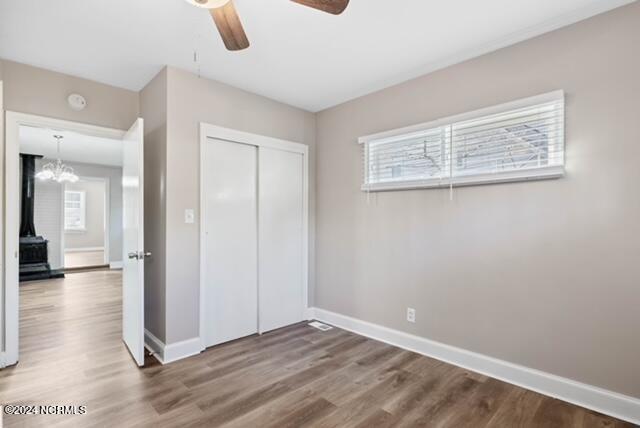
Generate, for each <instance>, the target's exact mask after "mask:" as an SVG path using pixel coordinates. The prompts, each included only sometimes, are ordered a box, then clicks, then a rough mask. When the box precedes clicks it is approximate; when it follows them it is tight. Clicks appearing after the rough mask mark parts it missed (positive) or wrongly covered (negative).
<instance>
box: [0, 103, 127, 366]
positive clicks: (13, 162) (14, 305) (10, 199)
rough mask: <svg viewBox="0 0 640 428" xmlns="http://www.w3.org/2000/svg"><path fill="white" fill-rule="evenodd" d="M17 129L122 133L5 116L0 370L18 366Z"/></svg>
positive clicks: (106, 135) (27, 116) (45, 119)
mask: <svg viewBox="0 0 640 428" xmlns="http://www.w3.org/2000/svg"><path fill="white" fill-rule="evenodd" d="M21 126H35V127H40V128H49V129H58V130H61V131H72V132H77V133H80V134H85V135H90V136H94V137H102V138H111V139H114V140H121V139H122V138H123V137H124V135H125V133H126V132H125V131H123V130H120V129H114V128H105V127H102V126H95V125H88V124H85V123H80V122H73V121H68V120H60V119H53V118H50V117H45V116H37V115H31V114H25V113H18V112H13V111H7V112H5V141H4V147H3V148H2V150H0V152H1V153H3V154H4V158H5V162H4V166H5V168H4V174H1V175H2V177H3V178H4V194H5V198H4V206H5V218H4V231H5V233H4V237H5V239H4V256H5V257H4V272H3V273H4V275H3V276H2V281H3V289H4V297H5V298H4V307H3V309H4V311H3V312H4V327H5V328H4V338H5V340H4V358H3V359H2V360H0V364H2V367H4V366H9V365H13V364H16V363H17V362H18V358H19V357H18V349H19V322H20V318H19V309H20V307H19V306H20V300H19V290H18V287H19V262H18V250H19V243H18V238H19V236H18V235H19V233H20V232H19V231H20V213H19V205H20V204H19V200H20V174H19V173H20V139H19V130H20V127H21Z"/></svg>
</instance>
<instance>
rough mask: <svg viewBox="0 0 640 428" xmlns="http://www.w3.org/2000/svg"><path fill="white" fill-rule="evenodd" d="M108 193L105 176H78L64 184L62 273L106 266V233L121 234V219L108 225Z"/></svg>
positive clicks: (107, 253) (107, 246) (107, 245)
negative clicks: (73, 180)
mask: <svg viewBox="0 0 640 428" xmlns="http://www.w3.org/2000/svg"><path fill="white" fill-rule="evenodd" d="M119 172H120V176H122V171H121V170H120V171H119ZM121 181H122V179H120V182H121ZM116 185H120V183H116ZM121 191H122V189H120V192H121ZM108 195H109V181H108V178H105V177H82V176H80V177H78V181H77V182H75V183H66V184H64V186H63V215H62V217H63V221H62V223H63V224H62V225H61V226H62V229H63V235H64V239H63V256H64V257H63V260H64V263H63V266H64V271H65V272H67V273H68V272H75V271H78V270H90V269H104V268H108V267H109V261H110V260H109V235H110V232H112V233H113V234H114V235H119V234H122V222H121V221H115V222H114V227H113V228H112V227H110V221H109V196H108ZM119 258H121V257H119Z"/></svg>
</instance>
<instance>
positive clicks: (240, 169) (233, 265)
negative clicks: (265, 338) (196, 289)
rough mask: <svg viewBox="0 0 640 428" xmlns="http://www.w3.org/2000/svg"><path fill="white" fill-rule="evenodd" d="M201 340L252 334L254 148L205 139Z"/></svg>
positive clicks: (254, 302) (254, 294) (207, 341)
mask: <svg viewBox="0 0 640 428" xmlns="http://www.w3.org/2000/svg"><path fill="white" fill-rule="evenodd" d="M202 156H203V162H202V165H203V171H202V177H203V179H202V183H201V185H202V186H203V188H202V193H203V203H204V204H205V207H203V208H204V211H203V212H204V214H203V215H204V218H203V225H204V254H205V257H206V259H205V266H204V267H203V274H204V281H205V283H204V288H205V302H204V305H203V306H204V312H205V313H204V323H205V331H204V336H205V337H204V340H205V345H206V346H213V345H216V344H219V343H224V342H227V341H230V340H234V339H238V338H241V337H245V336H248V335H251V334H254V333H256V332H257V330H258V315H257V306H258V296H257V293H258V285H257V245H258V244H257V148H256V147H255V146H250V145H245V144H240V143H232V142H228V141H223V140H214V139H209V140H208V141H207V143H206V144H205V145H204V148H203V153H202Z"/></svg>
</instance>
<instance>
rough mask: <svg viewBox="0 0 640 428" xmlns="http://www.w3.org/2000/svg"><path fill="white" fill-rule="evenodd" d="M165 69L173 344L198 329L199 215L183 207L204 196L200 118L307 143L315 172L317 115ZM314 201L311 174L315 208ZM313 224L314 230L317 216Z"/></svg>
mask: <svg viewBox="0 0 640 428" xmlns="http://www.w3.org/2000/svg"><path fill="white" fill-rule="evenodd" d="M167 74H168V76H167V80H168V81H167V84H168V85H167V86H168V95H167V96H168V109H167V114H168V123H167V156H166V161H167V176H166V197H167V200H166V208H167V210H166V211H167V217H166V233H167V241H166V250H167V254H166V259H167V261H170V263H167V266H166V302H167V308H166V311H167V313H166V316H167V319H166V321H167V331H166V342H167V343H175V342H178V341H181V340H186V339H191V338H194V337H197V336H198V335H199V330H200V328H199V292H200V288H199V287H200V284H199V281H200V260H199V257H200V248H199V238H200V235H199V229H198V221H199V220H198V219H196V223H195V224H185V223H184V210H185V209H186V208H193V209H196V212H197V210H198V206H199V200H200V194H199V181H200V176H199V167H198V165H199V159H200V142H199V133H200V132H199V124H200V122H205V123H210V124H213V125H219V126H223V127H227V128H233V129H237V130H241V131H246V132H252V133H256V134H261V135H267V136H270V137H275V138H281V139H285V140H290V141H295V142H298V143H303V144H307V145H309V146H310V163H311V165H312V167H311V169H312V170H311V171H310V172H311V177H313V176H314V168H313V164H314V159H315V115H314V114H312V113H308V112H305V111H303V110H300V109H297V108H294V107H290V106H287V105H285V104H281V103H279V102H276V101H273V100H270V99H268V98H264V97H261V96H258V95H254V94H251V93H249V92H245V91H242V90H240V89H237V88H233V87H231V86H228V85H224V84H221V83H218V82H214V81H212V80H207V79H201V78H198V76H196V75H193V74H191V73H188V72H185V71H181V70H177V69H174V68H168V70H167ZM314 201H315V192H314V180H313V179H312V180H311V192H310V211H311V212H312V213H313V212H314V210H315V203H314ZM310 224H311V230H312V231H313V230H314V229H313V225H314V218H313V216H312V218H311V219H310ZM312 235H313V233H312ZM313 242H314V241H313V238H312V239H311V240H310V244H311V248H313ZM311 257H312V260H313V252H312V254H311ZM313 278H314V266H313V265H312V266H310V279H311V280H313ZM311 282H313V281H311Z"/></svg>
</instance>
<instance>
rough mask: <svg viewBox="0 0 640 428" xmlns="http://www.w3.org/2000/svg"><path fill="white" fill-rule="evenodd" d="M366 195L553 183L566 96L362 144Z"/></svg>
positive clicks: (559, 164) (559, 167)
mask: <svg viewBox="0 0 640 428" xmlns="http://www.w3.org/2000/svg"><path fill="white" fill-rule="evenodd" d="M360 143H362V144H363V146H364V180H363V186H362V188H363V190H368V191H369V190H370V191H376V190H393V189H410V188H421V187H441V186H450V185H466V184H480V183H490V182H500V181H515V180H528V179H542V178H556V177H560V176H562V175H563V174H564V94H563V92H562V91H556V92H552V93H549V94H545V95H540V96H537V97H532V98H527V99H525V100H520V101H516V102H512V103H507V104H503V105H500V106H496V107H491V108H488V109H483V110H480V111H477V112H473V113H468V114H463V115H459V116H454V117H451V118H447V119H442V120H438V121H435V122H431V123H429V124H424V125H418V126H414V127H411V128H405V129H403V130H398V131H391V132H387V133H383V134H377V135H373V136H369V137H363V138H361V139H360Z"/></svg>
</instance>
